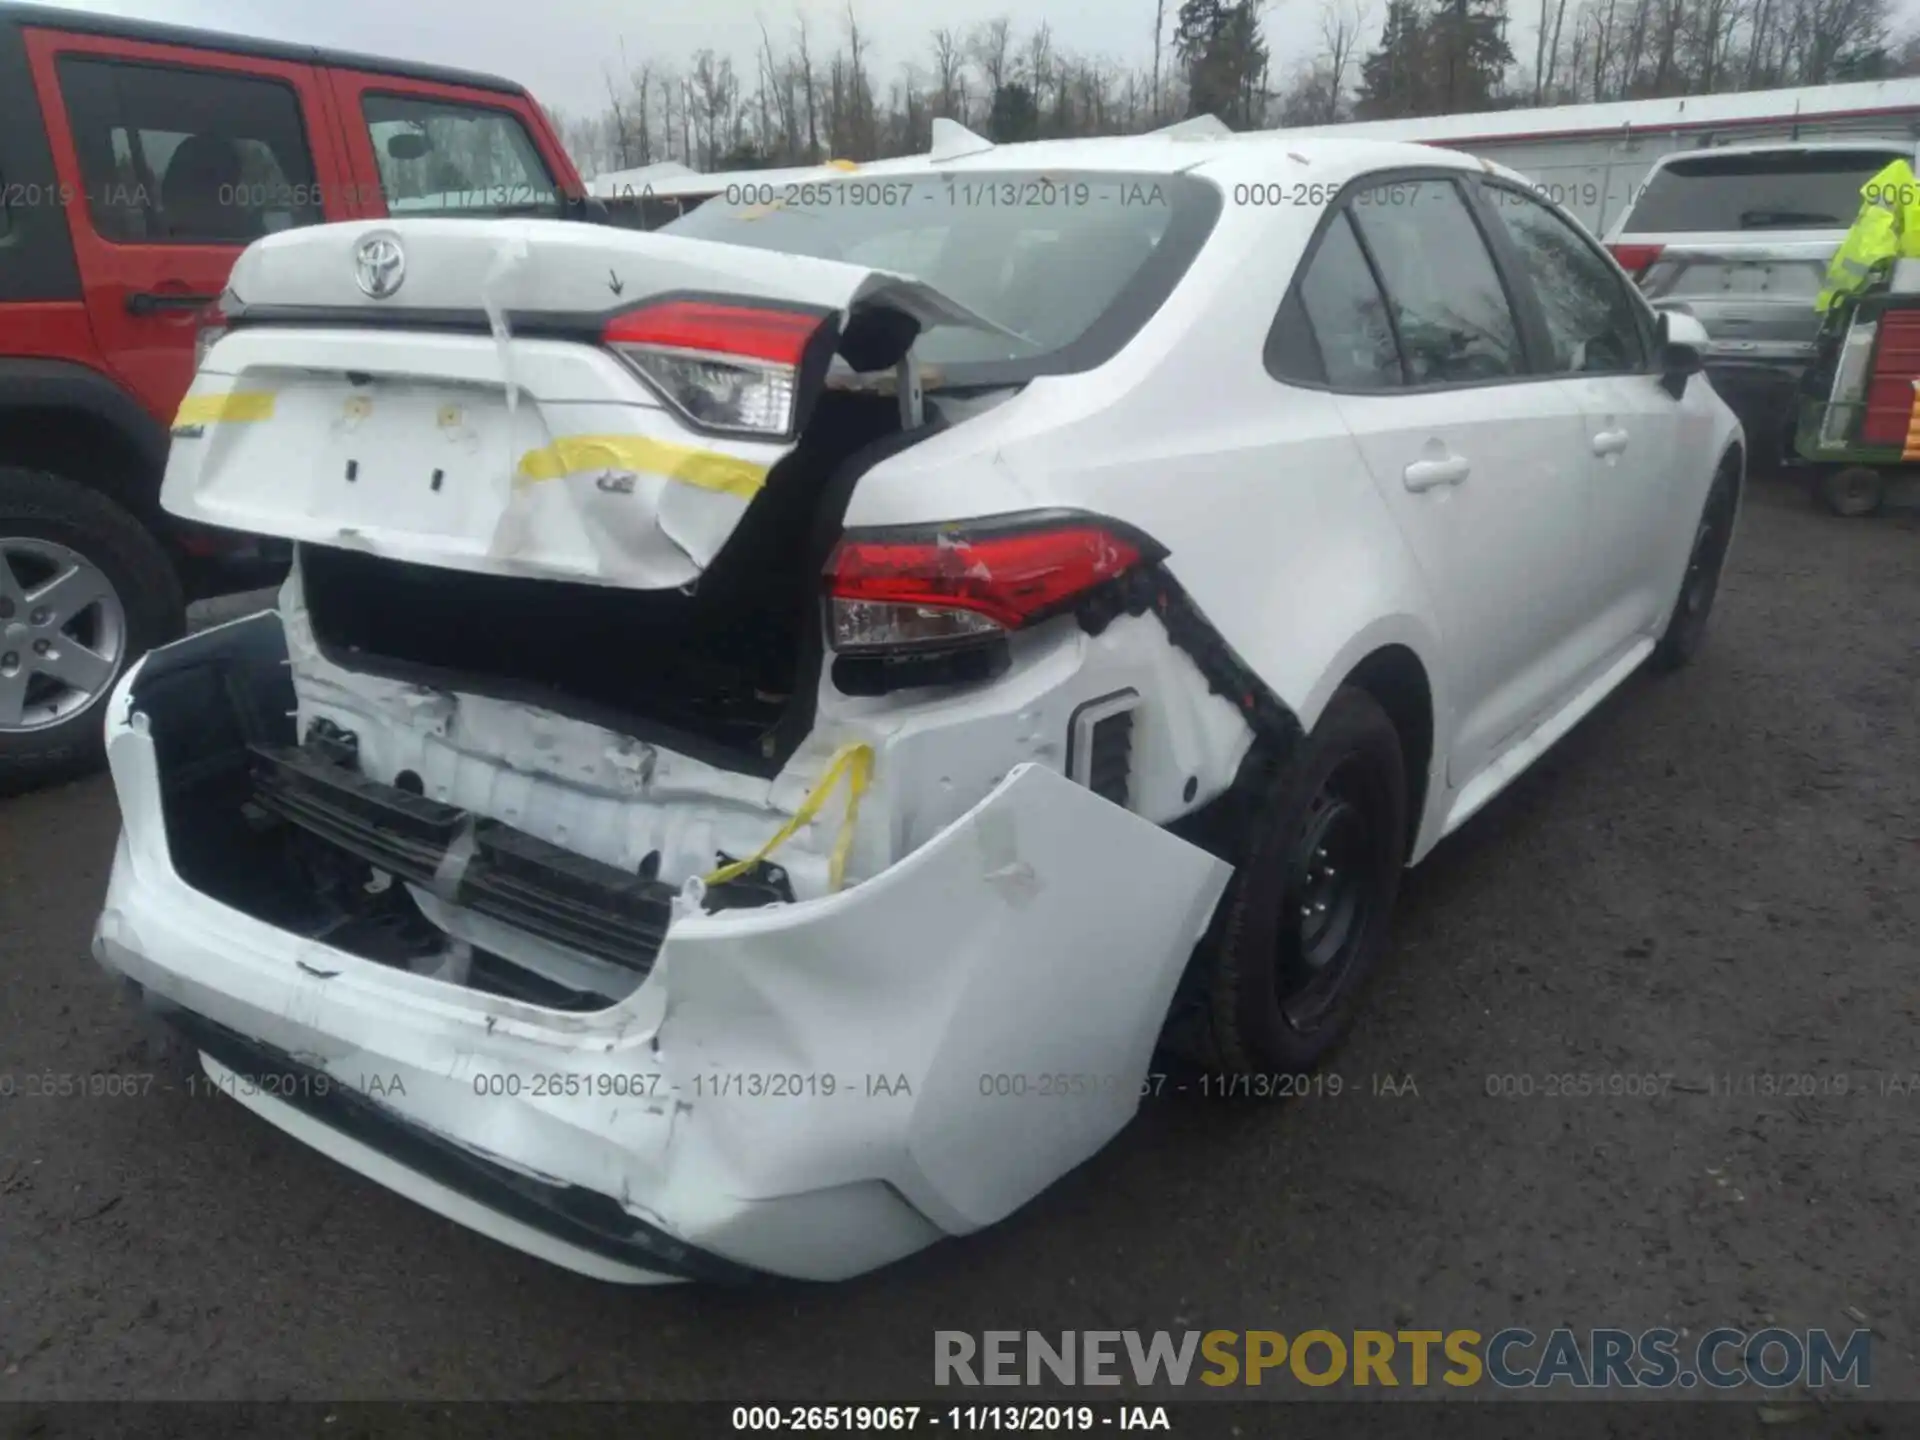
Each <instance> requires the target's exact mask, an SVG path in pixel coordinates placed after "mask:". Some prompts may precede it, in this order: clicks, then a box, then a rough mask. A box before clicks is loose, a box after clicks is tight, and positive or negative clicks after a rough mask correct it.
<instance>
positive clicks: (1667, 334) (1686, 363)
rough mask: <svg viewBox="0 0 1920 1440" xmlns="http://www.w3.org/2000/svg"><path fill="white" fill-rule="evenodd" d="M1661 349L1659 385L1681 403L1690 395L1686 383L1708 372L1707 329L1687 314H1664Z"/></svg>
mask: <svg viewBox="0 0 1920 1440" xmlns="http://www.w3.org/2000/svg"><path fill="white" fill-rule="evenodd" d="M1657 335H1658V343H1659V346H1660V383H1661V385H1662V386H1663V387H1665V389H1666V392H1667V393H1668V394H1669V395H1671V396H1673V398H1674V399H1676V400H1678V399H1679V398H1680V397H1681V396H1683V395H1685V394H1686V393H1687V381H1688V380H1689V379H1690V378H1692V377H1693V376H1695V375H1698V374H1699V373H1700V372H1701V371H1702V370H1704V369H1706V368H1707V347H1708V346H1709V345H1710V344H1711V343H1712V341H1711V338H1710V337H1709V336H1708V334H1707V327H1706V326H1704V325H1702V324H1701V323H1700V322H1699V320H1697V319H1696V318H1695V317H1694V316H1692V315H1689V314H1688V313H1687V312H1686V311H1684V310H1662V311H1661V312H1660V324H1659V329H1658V332H1657Z"/></svg>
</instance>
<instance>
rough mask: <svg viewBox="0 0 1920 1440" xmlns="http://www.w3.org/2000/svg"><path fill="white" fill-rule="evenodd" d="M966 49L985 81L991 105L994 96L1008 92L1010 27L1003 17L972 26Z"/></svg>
mask: <svg viewBox="0 0 1920 1440" xmlns="http://www.w3.org/2000/svg"><path fill="white" fill-rule="evenodd" d="M967 48H968V50H969V51H971V52H972V55H973V59H974V63H975V64H977V65H978V66H979V67H980V71H981V73H982V74H983V75H985V76H986V78H987V96H988V101H989V103H991V101H992V98H993V97H994V96H996V95H998V94H999V93H1000V92H1001V91H1002V90H1004V89H1006V88H1007V78H1008V71H1010V70H1011V69H1012V68H1013V23H1012V22H1011V21H1009V20H1008V19H1007V17H1006V16H1004V15H1002V16H1000V17H999V18H998V19H996V20H989V21H988V22H987V23H986V24H984V25H978V26H975V27H974V31H973V34H972V36H971V37H970V38H969V39H968V41H967Z"/></svg>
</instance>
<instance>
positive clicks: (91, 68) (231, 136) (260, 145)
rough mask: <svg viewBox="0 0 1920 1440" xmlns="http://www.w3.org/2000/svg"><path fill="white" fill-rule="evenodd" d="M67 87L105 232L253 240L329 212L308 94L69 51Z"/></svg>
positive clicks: (138, 240) (84, 173)
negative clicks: (310, 133) (317, 169)
mask: <svg viewBox="0 0 1920 1440" xmlns="http://www.w3.org/2000/svg"><path fill="white" fill-rule="evenodd" d="M60 88H61V91H62V93H63V94H64V95H65V97H66V103H67V114H68V117H69V120H70V122H71V124H72V127H73V143H74V149H75V151H76V152H77V153H78V155H79V159H80V174H81V178H82V180H83V181H84V183H85V186H86V192H87V213H88V215H89V216H90V217H91V218H92V221H93V228H94V229H95V230H96V231H97V232H98V233H99V234H100V236H101V237H102V238H103V239H107V240H115V241H119V242H121V243H123V244H149V245H151V244H208V243H212V244H232V245H244V244H246V243H247V242H249V241H252V240H257V239H259V238H260V237H261V236H262V235H267V234H271V233H272V232H274V231H276V230H285V229H288V228H290V227H292V226H295V225H313V224H318V223H319V221H320V219H321V218H322V217H321V211H320V196H319V188H318V186H317V185H316V184H315V183H314V169H313V156H312V154H311V152H310V151H309V150H308V148H307V140H306V132H305V130H304V128H303V127H302V125H301V121H300V99H299V96H298V95H297V94H295V92H294V91H293V90H292V89H291V88H290V87H289V86H287V85H284V84H282V83H280V82H279V81H277V80H262V79H259V78H257V77H253V76H240V75H228V74H222V73H218V72H215V71H210V70H190V69H184V68H175V67H171V66H160V65H129V64H125V63H122V62H120V61H111V60H83V59H77V58H73V57H68V58H65V59H62V60H61V61H60Z"/></svg>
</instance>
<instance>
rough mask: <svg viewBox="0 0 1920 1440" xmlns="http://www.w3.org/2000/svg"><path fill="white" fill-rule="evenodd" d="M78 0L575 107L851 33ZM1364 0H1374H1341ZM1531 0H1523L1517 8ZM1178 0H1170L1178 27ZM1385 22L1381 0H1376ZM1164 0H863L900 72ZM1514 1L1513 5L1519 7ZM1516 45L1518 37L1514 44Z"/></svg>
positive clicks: (1141, 37) (1140, 56) (721, 3)
mask: <svg viewBox="0 0 1920 1440" xmlns="http://www.w3.org/2000/svg"><path fill="white" fill-rule="evenodd" d="M54 3H59V4H63V5H65V6H67V7H68V8H72V9H84V10H96V11H103V12H107V13H111V14H122V15H139V16H140V17H141V18H143V19H150V20H166V21H171V22H174V23H179V24H187V25H199V26H203V27H205V28H207V29H214V30H227V31H233V32H238V33H244V34H250V35H260V36H267V37H271V38H274V39H288V40H302V41H307V42H310V43H314V44H321V45H334V46H339V47H341V48H344V49H353V50H362V51H366V52H369V53H372V54H376V55H390V56H394V57H397V58H402V59H413V60H433V61H439V62H441V63H443V64H448V65H457V66H460V67H462V68H464V69H469V70H485V71H488V72H491V73H493V74H498V75H505V76H508V77H510V78H512V79H515V80H518V81H520V82H521V83H522V84H524V85H526V86H527V87H528V88H530V89H531V90H532V91H533V92H534V93H535V94H536V95H538V96H539V97H540V99H541V100H542V101H544V102H545V103H546V104H548V105H550V106H554V107H556V108H557V109H560V110H563V111H567V112H569V113H571V114H575V115H578V114H583V113H588V112H592V111H597V110H598V109H599V108H600V107H601V106H602V105H603V104H604V103H605V99H606V89H605V80H604V79H603V76H604V74H605V73H606V72H607V71H608V70H612V71H613V72H615V73H616V74H617V73H618V72H619V71H620V70H621V69H622V68H623V66H622V62H621V47H622V45H623V44H624V46H625V48H626V59H627V62H628V63H630V64H633V65H637V64H639V62H640V61H641V60H642V59H646V58H658V59H661V60H666V61H670V62H672V63H674V64H676V65H678V64H684V63H685V62H686V61H687V59H688V57H690V56H691V55H692V54H693V53H694V52H695V51H696V50H700V49H702V48H710V49H712V50H714V51H715V52H717V53H719V54H725V55H731V56H732V57H733V58H734V61H735V63H736V64H737V65H744V66H746V67H747V70H748V73H749V74H751V73H752V63H753V56H754V53H755V52H756V51H757V50H758V48H759V45H760V22H761V21H762V20H764V21H765V22H766V26H767V29H768V32H769V33H770V34H771V35H772V37H773V42H774V46H775V50H776V52H778V51H780V50H782V49H784V48H785V47H786V46H787V45H789V44H790V43H791V39H792V36H793V32H794V26H795V21H796V17H797V16H798V15H799V14H800V13H802V12H804V13H805V14H806V15H807V17H808V28H809V33H810V35H811V36H812V37H813V48H814V53H815V54H826V53H830V52H831V50H832V49H833V46H834V44H835V43H837V42H838V41H839V40H840V38H841V37H842V36H843V35H844V34H845V27H846V5H845V3H844V0H801V3H795V0H54ZM1344 3H1347V4H1349V5H1360V6H1362V7H1365V6H1366V5H1367V3H1368V0H1344ZM1321 4H1322V0H1277V3H1275V4H1274V5H1273V6H1272V8H1271V9H1270V11H1269V14H1268V19H1267V36H1268V40H1269V43H1270V44H1271V45H1272V48H1273V51H1274V58H1275V61H1276V64H1275V69H1276V71H1281V72H1284V71H1285V70H1286V69H1288V68H1289V67H1290V66H1291V64H1292V62H1293V61H1295V60H1296V59H1299V58H1302V57H1304V56H1306V55H1307V54H1310V53H1311V52H1312V51H1313V50H1314V49H1315V48H1317V44H1318V40H1317V35H1318V29H1319V18H1318V17H1319V13H1320V7H1321ZM1523 5H1524V0H1520V3H1516V7H1515V8H1516V12H1517V11H1518V10H1519V9H1521V8H1523ZM1178 6H1179V0H1167V20H1168V25H1169V27H1171V24H1172V19H1173V12H1174V11H1175V10H1176V9H1178ZM1371 7H1372V10H1373V12H1374V13H1373V14H1372V16H1371V17H1370V18H1371V19H1372V21H1373V23H1374V25H1375V26H1376V27H1377V26H1378V24H1379V21H1380V18H1381V17H1382V16H1383V15H1384V14H1385V13H1386V8H1385V0H1371ZM1153 10H1154V0H1020V3H1015V0H855V13H856V14H857V15H858V17H859V20H860V26H861V30H862V31H863V33H865V34H870V35H871V37H872V40H873V56H874V71H875V74H876V77H877V78H878V79H879V80H882V81H884V80H885V79H887V78H890V77H891V75H892V73H893V71H894V69H895V67H896V66H897V65H898V64H899V63H900V62H902V61H905V60H913V61H916V62H919V63H921V64H922V65H924V64H925V63H926V56H927V49H928V47H927V36H928V34H929V33H930V32H931V31H932V30H933V29H934V28H935V27H937V26H941V25H950V26H952V27H953V28H955V29H956V30H958V31H960V32H961V33H962V34H963V35H964V34H965V33H966V32H967V31H968V30H969V29H971V28H972V27H973V26H974V25H976V24H978V23H980V22H981V21H985V20H990V19H992V18H993V17H995V16H997V15H1006V16H1008V17H1010V18H1011V19H1012V20H1013V22H1014V26H1015V30H1016V33H1017V34H1019V35H1022V36H1024V35H1025V34H1026V33H1027V32H1028V31H1030V30H1031V29H1032V28H1033V27H1035V26H1037V25H1038V24H1039V23H1040V22H1041V21H1043V20H1044V21H1045V22H1046V23H1047V24H1049V25H1051V26H1052V27H1053V37H1054V43H1055V45H1056V46H1057V47H1059V48H1060V49H1062V50H1066V51H1070V52H1073V53H1075V54H1080V55H1088V56H1093V55H1105V56H1107V57H1108V58H1110V59H1113V60H1117V61H1125V62H1128V63H1138V64H1145V63H1146V62H1147V61H1148V59H1149V58H1150V57H1151V55H1152V53H1153ZM1517 18H1518V15H1517V14H1516V19H1517ZM1515 48H1516V49H1518V48H1519V47H1518V45H1516V46H1515Z"/></svg>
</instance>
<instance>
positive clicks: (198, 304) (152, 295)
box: [127, 290, 220, 315]
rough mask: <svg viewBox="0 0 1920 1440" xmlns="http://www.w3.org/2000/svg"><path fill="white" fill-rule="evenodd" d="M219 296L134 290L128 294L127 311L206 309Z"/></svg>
mask: <svg viewBox="0 0 1920 1440" xmlns="http://www.w3.org/2000/svg"><path fill="white" fill-rule="evenodd" d="M219 298H220V297H219V296H218V295H182V294H179V293H178V292H174V293H170V294H165V295H162V294H158V293H156V292H154V291H152V290H134V291H130V292H129V293H128V295H127V313H128V314H129V315H152V314H156V313H157V312H159V311H161V310H204V309H206V308H207V306H209V305H211V304H213V303H214V302H215V301H216V300H218V299H219Z"/></svg>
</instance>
